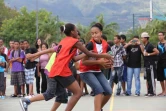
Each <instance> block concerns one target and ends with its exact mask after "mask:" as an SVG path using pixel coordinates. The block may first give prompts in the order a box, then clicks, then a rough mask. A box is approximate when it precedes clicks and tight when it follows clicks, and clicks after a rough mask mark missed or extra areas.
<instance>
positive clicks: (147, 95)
mask: <svg viewBox="0 0 166 111" xmlns="http://www.w3.org/2000/svg"><path fill="white" fill-rule="evenodd" d="M153 96H155V94H146V96H145V97H153Z"/></svg>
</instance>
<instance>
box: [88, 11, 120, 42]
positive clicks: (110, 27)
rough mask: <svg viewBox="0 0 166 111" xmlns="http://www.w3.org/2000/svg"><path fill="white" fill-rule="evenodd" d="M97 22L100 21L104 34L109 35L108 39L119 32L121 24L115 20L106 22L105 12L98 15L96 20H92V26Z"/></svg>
mask: <svg viewBox="0 0 166 111" xmlns="http://www.w3.org/2000/svg"><path fill="white" fill-rule="evenodd" d="M95 23H100V24H101V25H102V26H103V34H104V35H106V36H107V37H108V39H113V37H114V35H115V34H117V30H118V29H119V25H118V24H117V23H115V22H110V23H109V24H107V23H105V21H104V16H103V14H101V15H99V16H97V17H96V21H94V22H92V23H91V25H90V26H92V25H94V24H95Z"/></svg>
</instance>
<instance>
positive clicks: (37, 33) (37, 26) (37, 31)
mask: <svg viewBox="0 0 166 111" xmlns="http://www.w3.org/2000/svg"><path fill="white" fill-rule="evenodd" d="M38 36H39V24H38V0H36V40H37V39H38Z"/></svg>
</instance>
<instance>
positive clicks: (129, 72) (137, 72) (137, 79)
mask: <svg viewBox="0 0 166 111" xmlns="http://www.w3.org/2000/svg"><path fill="white" fill-rule="evenodd" d="M140 71H141V68H130V67H127V94H129V95H131V87H132V79H133V75H134V78H135V88H136V91H135V94H140V89H141V85H140Z"/></svg>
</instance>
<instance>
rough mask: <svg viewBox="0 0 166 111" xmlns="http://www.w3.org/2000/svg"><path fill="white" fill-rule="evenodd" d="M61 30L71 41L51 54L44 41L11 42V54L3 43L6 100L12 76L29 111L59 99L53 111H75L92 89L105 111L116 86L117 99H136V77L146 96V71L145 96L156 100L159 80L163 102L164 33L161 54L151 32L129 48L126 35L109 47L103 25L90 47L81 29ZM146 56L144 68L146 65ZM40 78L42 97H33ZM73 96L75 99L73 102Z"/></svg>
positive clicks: (1, 76) (0, 89) (0, 74)
mask: <svg viewBox="0 0 166 111" xmlns="http://www.w3.org/2000/svg"><path fill="white" fill-rule="evenodd" d="M60 29H61V32H62V33H64V34H65V35H66V37H65V38H63V39H62V40H61V41H60V42H59V43H58V44H56V43H52V44H51V46H50V47H51V48H49V46H48V45H47V44H46V43H45V42H44V41H42V40H41V39H37V40H36V44H35V46H36V47H35V48H33V47H31V46H30V44H29V42H28V40H24V41H17V40H14V41H10V43H9V45H10V49H9V50H7V48H6V47H5V46H4V45H3V39H0V54H1V56H0V98H1V99H5V89H6V73H7V72H11V85H13V86H14V93H13V94H12V95H11V96H12V97H25V96H26V95H27V97H25V98H21V99H20V104H21V107H22V109H23V111H27V110H28V105H30V103H33V102H36V101H41V100H46V101H48V100H50V99H52V98H53V97H56V100H55V103H54V105H53V107H52V108H51V111H56V110H57V108H58V107H59V106H60V104H61V103H67V107H66V109H65V111H71V110H72V109H73V108H74V106H75V105H76V103H77V101H78V100H79V99H80V97H81V96H84V95H87V94H89V92H88V90H87V87H86V84H87V85H88V86H90V88H91V89H92V92H91V95H93V96H94V110H95V111H101V110H102V108H103V107H104V105H105V104H106V103H107V102H108V100H109V99H110V97H111V95H112V89H113V87H114V84H115V83H116V84H117V92H116V95H117V96H119V95H121V94H123V95H126V96H131V95H132V93H131V88H132V78H133V75H134V78H135V88H136V91H135V96H140V94H141V87H140V86H141V85H140V84H141V83H140V72H141V67H144V69H145V70H144V72H145V73H144V79H146V81H147V93H146V94H145V96H146V97H151V96H155V95H156V90H155V89H156V81H155V79H156V78H157V80H158V81H160V83H161V87H162V92H161V93H160V94H158V96H165V95H166V81H165V80H166V66H165V63H166V62H165V60H166V59H165V52H166V41H165V39H164V38H165V35H164V32H159V33H158V38H159V42H158V44H157V47H156V48H155V47H154V45H152V44H151V43H150V42H149V38H150V36H149V34H148V33H147V32H143V33H142V34H141V40H140V39H139V36H134V37H133V38H132V39H131V40H130V41H129V42H128V43H127V42H126V36H125V35H115V36H114V40H113V41H110V40H109V41H107V38H106V36H104V35H103V34H102V30H103V27H102V25H101V24H99V23H96V24H94V25H93V26H92V27H91V29H90V33H91V37H92V38H91V40H90V41H89V42H88V43H87V44H85V41H84V39H82V38H81V35H80V33H79V31H78V30H77V28H76V26H75V25H73V24H71V23H68V24H66V25H64V26H61V27H60ZM141 56H142V57H143V61H144V66H142V64H141ZM8 70H10V71H8ZM40 77H41V78H42V82H41V90H40ZM34 78H36V92H37V95H34V91H33V84H34ZM108 80H109V82H108ZM126 86H127V88H126ZM25 87H26V93H25ZM84 88H85V93H84V92H83V89H84ZM121 88H122V89H123V93H121ZM69 95H72V96H71V98H70V100H69V101H68V96H69Z"/></svg>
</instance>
